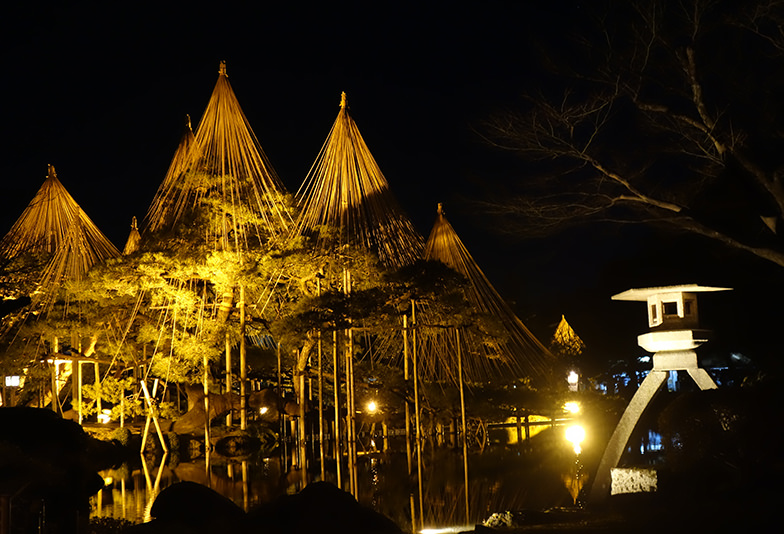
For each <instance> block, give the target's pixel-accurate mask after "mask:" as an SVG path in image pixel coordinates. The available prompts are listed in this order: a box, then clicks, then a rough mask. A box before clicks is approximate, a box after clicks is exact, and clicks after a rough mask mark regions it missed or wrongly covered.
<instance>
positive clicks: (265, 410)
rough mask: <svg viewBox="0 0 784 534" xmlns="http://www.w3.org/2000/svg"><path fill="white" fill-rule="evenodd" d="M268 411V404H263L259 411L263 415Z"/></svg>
mask: <svg viewBox="0 0 784 534" xmlns="http://www.w3.org/2000/svg"><path fill="white" fill-rule="evenodd" d="M268 411H269V408H267V407H266V406H262V407H261V408H259V413H260V414H261V415H264V414H265V413H267V412H268Z"/></svg>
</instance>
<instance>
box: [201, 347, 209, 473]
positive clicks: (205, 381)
mask: <svg viewBox="0 0 784 534" xmlns="http://www.w3.org/2000/svg"><path fill="white" fill-rule="evenodd" d="M203 367H204V373H203V375H202V388H203V389H204V455H205V457H206V458H209V451H210V382H209V379H210V374H209V373H210V362H209V361H208V360H207V354H206V353H205V354H204V358H203ZM208 463H209V462H208Z"/></svg>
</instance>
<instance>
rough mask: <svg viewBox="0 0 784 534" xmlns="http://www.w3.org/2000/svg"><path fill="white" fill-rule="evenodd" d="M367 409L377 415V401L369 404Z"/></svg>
mask: <svg viewBox="0 0 784 534" xmlns="http://www.w3.org/2000/svg"><path fill="white" fill-rule="evenodd" d="M366 408H367V411H368V412H370V413H376V410H378V404H376V401H374V400H372V401H369V402H368V403H367V405H366Z"/></svg>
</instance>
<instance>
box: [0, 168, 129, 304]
mask: <svg viewBox="0 0 784 534" xmlns="http://www.w3.org/2000/svg"><path fill="white" fill-rule="evenodd" d="M28 253H29V254H44V255H50V254H51V257H50V258H49V260H48V262H47V264H46V266H45V268H44V270H43V272H42V276H41V279H40V282H39V284H38V287H37V289H36V291H35V293H34V294H33V295H32V299H33V304H34V307H36V306H35V305H43V306H44V308H46V309H49V308H50V307H51V305H52V304H53V303H54V302H55V300H56V299H57V298H58V295H59V290H60V288H61V286H62V284H63V283H64V282H65V281H66V280H73V281H79V280H83V279H84V278H85V276H86V274H87V272H88V271H89V270H90V268H91V267H92V266H93V265H95V264H97V263H100V262H102V261H105V260H107V259H109V258H115V257H118V256H119V255H120V251H119V250H117V248H116V247H115V246H114V245H113V244H112V242H111V241H109V239H108V238H107V237H106V236H105V235H104V234H103V233H102V232H101V231H100V230H99V229H98V227H97V226H96V225H95V223H93V221H92V220H91V219H90V218H89V217H88V216H87V214H86V213H85V212H84V210H82V208H81V207H80V206H79V205H78V204H77V203H76V201H75V200H74V199H73V197H72V196H71V195H70V193H68V191H67V190H66V189H65V187H64V186H63V184H62V183H61V182H60V180H59V179H58V178H57V173H56V172H55V169H54V166H53V165H49V172H48V175H47V177H46V180H44V183H43V185H41V187H40V189H39V190H38V192H37V193H36V195H35V196H34V197H33V199H32V201H30V204H29V205H28V206H27V208H26V209H25V210H24V212H23V213H22V215H21V216H20V217H19V219H17V221H16V223H14V225H13V226H12V227H11V230H10V231H9V232H8V233H7V234H6V235H5V237H4V238H3V240H2V242H0V257H2V258H3V259H4V260H10V259H13V258H15V257H17V256H20V255H22V254H28Z"/></svg>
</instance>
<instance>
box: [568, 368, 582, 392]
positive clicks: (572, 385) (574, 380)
mask: <svg viewBox="0 0 784 534" xmlns="http://www.w3.org/2000/svg"><path fill="white" fill-rule="evenodd" d="M566 382H567V383H568V384H569V391H577V384H578V382H580V375H578V374H577V371H569V374H568V375H567V376H566Z"/></svg>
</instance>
